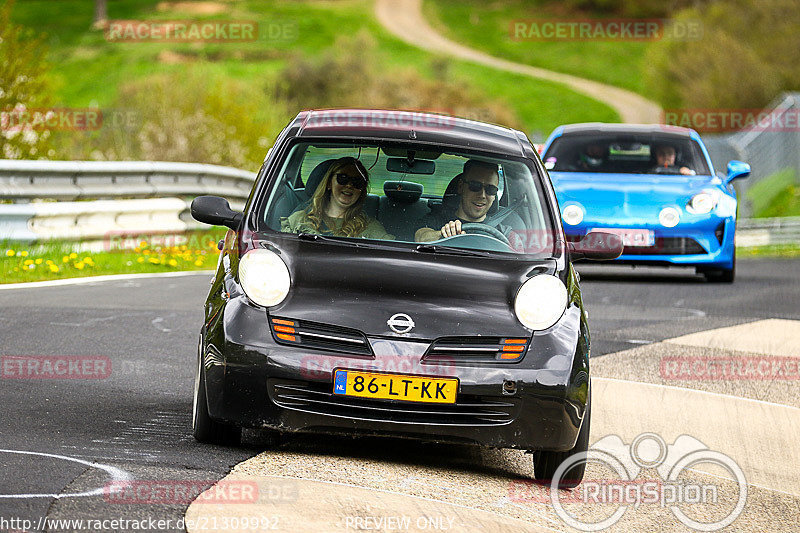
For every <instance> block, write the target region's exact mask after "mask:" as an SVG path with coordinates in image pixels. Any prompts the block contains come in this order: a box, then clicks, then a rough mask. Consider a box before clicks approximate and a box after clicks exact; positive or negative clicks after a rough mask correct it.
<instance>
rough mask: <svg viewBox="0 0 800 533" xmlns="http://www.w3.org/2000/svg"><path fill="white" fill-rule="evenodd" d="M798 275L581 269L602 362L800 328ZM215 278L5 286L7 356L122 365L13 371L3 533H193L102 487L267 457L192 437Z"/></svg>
mask: <svg viewBox="0 0 800 533" xmlns="http://www.w3.org/2000/svg"><path fill="white" fill-rule="evenodd" d="M798 266H800V261H797V260H778V259H774V260H748V261H745V260H741V261H740V263H739V265H738V268H739V272H738V278H737V281H736V283H734V284H733V285H715V284H708V283H705V282H704V281H703V279H702V278H701V277H699V276H695V275H693V274H692V273H690V272H689V271H684V270H678V269H674V270H664V269H642V268H638V269H636V270H631V269H630V268H629V267H607V266H594V265H591V266H589V265H585V266H580V267H579V271H580V272H581V275H582V286H583V293H584V300H585V302H586V303H587V306H588V309H589V320H590V324H591V328H592V350H593V356H595V357H600V356H602V355H603V354H607V353H611V352H617V351H620V350H623V349H627V348H630V347H632V346H636V345H641V344H647V343H651V342H655V341H659V340H662V339H665V338H669V337H674V336H677V335H681V334H685V333H691V332H695V331H702V330H707V329H712V328H718V327H722V326H728V325H734V324H739V323H743V322H750V321H753V320H758V319H762V318H787V319H800V306H798V304H797V302H798V301H800V283H798V281H797V277H798V274H800V268H798ZM208 281H209V275H208V274H199V275H190V276H186V277H174V278H152V279H136V280H127V281H110V282H100V283H92V284H84V285H74V286H60V287H46V288H35V289H14V290H0V332H2V333H1V335H2V336H1V337H0V338H2V344H0V356H4V357H9V356H26V357H28V358H30V357H31V356H56V355H59V356H63V355H69V356H83V357H87V356H88V357H91V358H94V360H95V361H99V362H100V363H99V364H101V366H102V363H103V362H108V364H109V368H110V372H107V373H103V370H104V369H103V368H100V372H99V373H98V376H97V377H98V378H99V379H13V378H10V377H8V376H6V375H5V374H3V375H4V376H5V377H4V378H2V379H0V402H2V410H1V411H0V413H2V414H0V468H1V470H0V471H2V476H0V531H2V530H9V531H10V530H23V529H25V530H28V531H40V530H43V529H46V528H41V525H42V524H41V523H40V522H39V521H40V519H41V518H42V517H44V516H48V517H49V518H59V519H60V518H70V519H81V518H82V519H100V518H107V519H120V518H124V519H130V520H142V519H154V520H157V519H172V520H173V523H172V524H171V526H172V527H161V528H159V530H161V531H166V530H182V528H180V527H179V526H178V525H176V523H175V522H174V521H176V520H178V519H180V518H181V517H182V516H183V513H184V511H185V509H186V507H187V504H188V502H186V503H183V502H175V503H164V504H160V505H153V504H139V505H137V504H132V503H116V502H113V501H109V499H108V496H104V495H103V494H102V489H103V487H104V486H105V485H106V484H107V483H108V482H109V480H112V479H120V478H125V477H127V478H133V479H136V480H138V481H163V480H178V481H182V482H183V481H186V482H188V481H191V480H194V481H197V482H208V483H209V484H210V482H211V481H213V480H216V479H219V478H221V477H222V476H223V475H225V474H226V473H227V472H228V471H229V470H230V468H231V466H233V465H234V464H236V463H238V462H240V461H242V460H244V459H246V458H247V457H250V456H252V455H255V454H256V453H258V452H259V451H260V450H261V449H262V448H263V444H262V443H260V442H259V436H258V435H257V434H255V433H250V434H248V435H247V439H246V442H247V444H246V445H245V446H244V447H242V448H238V449H229V448H222V447H216V446H207V445H199V444H196V443H195V442H194V441H193V439H192V438H191V435H190V418H191V415H190V411H191V399H192V380H193V368H194V354H195V346H196V340H197V333H198V331H199V326H200V323H201V319H202V302H203V299H204V297H205V294H206V290H207V286H208ZM31 452H33V453H36V454H45V455H31V454H30V453H31ZM398 453H402V451H401V450H398ZM54 456H59V457H54ZM92 491H94V492H95V494H94V495H82V496H66V497H64V496H63V495H65V494H76V493H86V492H90V493H91V492H92ZM98 491H99V494H98V493H97V492H98ZM56 496H60V497H56ZM12 519H20V520H22V519H26V520H31V521H32V523H31V524H24V523H21V522H16V523H11V522H10V521H11V520H12ZM3 520H5V522H3ZM23 525H25V526H26V527H22V526H23ZM51 529H56V530H74V528H69V527H68V528H61V529H59V528H52V526H51ZM109 530H111V529H109Z"/></svg>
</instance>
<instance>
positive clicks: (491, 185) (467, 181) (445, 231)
mask: <svg viewBox="0 0 800 533" xmlns="http://www.w3.org/2000/svg"><path fill="white" fill-rule="evenodd" d="M499 183H500V178H499V176H498V173H497V165H495V164H492V163H486V162H484V161H477V160H474V159H470V160H469V161H467V162H466V163H464V171H463V173H462V176H461V179H460V180H459V182H458V196H459V199H460V201H459V203H458V207H457V208H456V209H455V210H443V211H442V212H440V213H430V214H428V215H426V216H425V217H423V218H422V220H421V221H420V222H421V223H422V224H423V227H422V228H420V229H418V230H417V231H416V233H415V234H414V239H415V240H416V241H417V242H430V241H436V240H439V239H443V238H445V237H453V236H455V235H461V234H464V233H466V232H465V231H464V230H462V229H461V225H462V224H468V223H482V222H484V221H485V220H486V215H487V214H488V212H489V209H490V208H491V207H492V204H493V203H494V201H495V198H497V185H498V184H499ZM437 228H438V229H437Z"/></svg>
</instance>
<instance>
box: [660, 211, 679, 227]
mask: <svg viewBox="0 0 800 533" xmlns="http://www.w3.org/2000/svg"><path fill="white" fill-rule="evenodd" d="M680 219H681V214H680V212H679V211H678V210H677V209H675V208H674V207H665V208H664V209H662V210H661V212H660V213H659V214H658V221H659V222H660V223H661V225H662V226H664V227H665V228H674V227H675V226H677V225H678V221H680Z"/></svg>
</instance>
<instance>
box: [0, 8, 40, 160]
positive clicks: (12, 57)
mask: <svg viewBox="0 0 800 533" xmlns="http://www.w3.org/2000/svg"><path fill="white" fill-rule="evenodd" d="M13 5H14V1H13V0H8V1H7V2H6V3H5V4H4V5H3V6H2V7H0V158H5V159H38V158H43V157H47V156H48V151H49V149H50V148H49V147H50V141H49V139H50V131H49V130H48V129H46V128H45V127H38V126H37V127H34V126H33V125H32V124H31V121H30V119H21V117H23V116H25V115H28V116H30V113H42V112H44V111H45V110H46V109H43V108H47V107H48V106H49V105H50V87H49V85H48V83H47V81H46V74H47V71H48V69H49V67H48V64H47V62H46V60H45V55H46V50H45V47H44V39H43V37H42V36H34V35H33V34H32V32H30V31H28V30H24V29H23V28H22V27H21V26H17V25H16V24H13V23H12V22H11V9H12V7H13Z"/></svg>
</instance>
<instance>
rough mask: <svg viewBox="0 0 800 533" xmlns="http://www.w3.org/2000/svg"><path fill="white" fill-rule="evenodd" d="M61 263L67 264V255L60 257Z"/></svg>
mask: <svg viewBox="0 0 800 533" xmlns="http://www.w3.org/2000/svg"><path fill="white" fill-rule="evenodd" d="M61 262H62V263H69V256H68V255H65V256H64V257H62V258H61Z"/></svg>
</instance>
